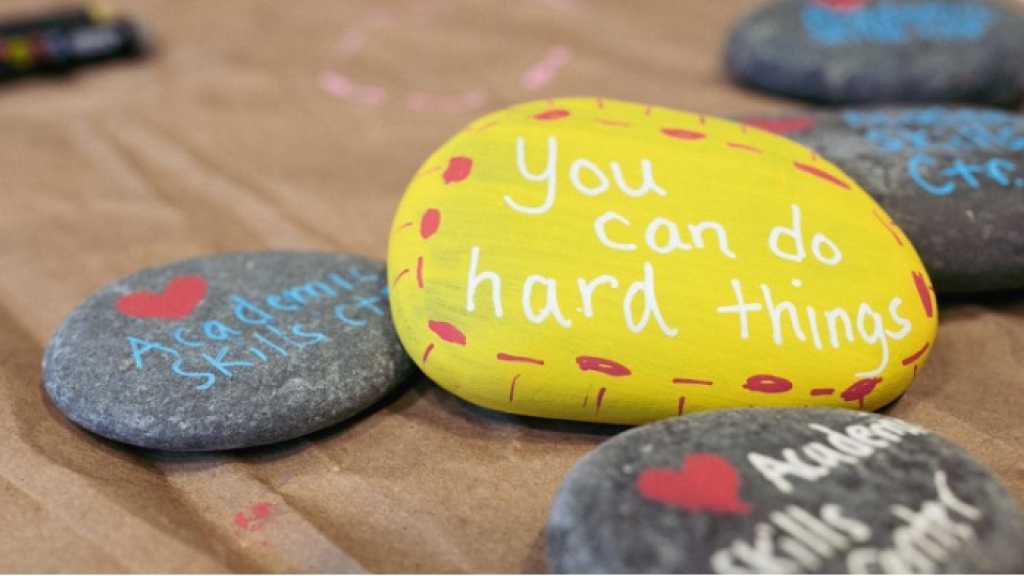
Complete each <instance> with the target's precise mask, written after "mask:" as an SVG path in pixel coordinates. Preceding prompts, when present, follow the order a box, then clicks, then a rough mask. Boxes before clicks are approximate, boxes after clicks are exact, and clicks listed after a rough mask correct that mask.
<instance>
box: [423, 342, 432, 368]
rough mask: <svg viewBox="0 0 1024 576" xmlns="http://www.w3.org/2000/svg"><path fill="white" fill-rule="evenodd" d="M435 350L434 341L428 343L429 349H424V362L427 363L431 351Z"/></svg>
mask: <svg viewBox="0 0 1024 576" xmlns="http://www.w3.org/2000/svg"><path fill="white" fill-rule="evenodd" d="M433 351H434V343H433V342H431V343H430V344H427V349H426V350H424V351H423V363H424V364H426V363H427V358H430V353H431V352H433Z"/></svg>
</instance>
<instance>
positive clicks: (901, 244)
mask: <svg viewBox="0 0 1024 576" xmlns="http://www.w3.org/2000/svg"><path fill="white" fill-rule="evenodd" d="M872 213H874V215H875V218H878V221H879V222H881V223H882V226H885V229H886V230H888V231H889V233H890V234H892V237H893V238H895V239H896V244H899V245H900V246H903V240H902V239H901V238H900V235H899V234H897V233H896V230H893V228H892V226H891V224H895V223H894V222H892V221H889V222H886V221H885V218H882V215H881V214H879V213H878V210H872Z"/></svg>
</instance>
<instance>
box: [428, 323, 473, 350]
mask: <svg viewBox="0 0 1024 576" xmlns="http://www.w3.org/2000/svg"><path fill="white" fill-rule="evenodd" d="M427 328H430V331H431V332H433V333H434V334H437V335H438V336H440V337H441V340H444V341H445V342H451V343H452V344H458V345H459V346H465V345H466V335H465V334H463V333H462V330H459V329H458V328H456V327H455V326H454V325H452V324H449V323H448V322H439V321H437V320H430V321H428V322H427Z"/></svg>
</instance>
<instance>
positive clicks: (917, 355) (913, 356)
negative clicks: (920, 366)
mask: <svg viewBox="0 0 1024 576" xmlns="http://www.w3.org/2000/svg"><path fill="white" fill-rule="evenodd" d="M931 345H932V344H931V342H926V343H925V345H924V346H923V347H922V348H921V349H920V350H918V351H917V352H914V353H913V354H911V355H910V356H907V357H906V358H904V359H903V360H901V361H900V363H901V364H903V365H904V366H910V365H911V364H913V363H914V362H917V361H918V360H920V359H921V356H924V353H925V352H927V351H928V348H929V347H930V346H931Z"/></svg>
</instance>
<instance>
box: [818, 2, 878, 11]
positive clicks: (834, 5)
mask: <svg viewBox="0 0 1024 576" xmlns="http://www.w3.org/2000/svg"><path fill="white" fill-rule="evenodd" d="M814 2H815V4H819V5H821V6H824V7H825V8H828V9H829V10H835V11H836V12H856V11H857V10H860V9H861V8H863V7H864V6H865V5H866V4H867V3H868V2H867V0H814Z"/></svg>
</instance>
